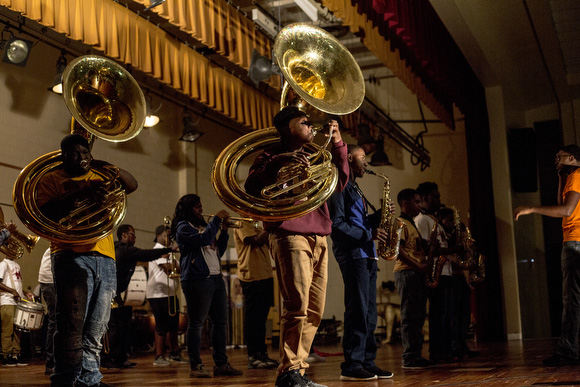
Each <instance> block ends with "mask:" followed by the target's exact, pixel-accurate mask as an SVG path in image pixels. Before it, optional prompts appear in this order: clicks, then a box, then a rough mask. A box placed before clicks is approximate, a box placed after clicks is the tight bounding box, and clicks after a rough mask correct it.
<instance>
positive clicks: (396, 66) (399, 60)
mask: <svg viewBox="0 0 580 387" xmlns="http://www.w3.org/2000/svg"><path fill="white" fill-rule="evenodd" d="M416 3H417V1H408V0H400V1H397V0H373V1H356V0H324V1H323V4H324V6H326V7H328V9H329V10H330V11H331V12H333V14H334V15H335V16H337V17H339V18H342V22H343V24H344V25H347V26H349V28H350V30H351V32H353V33H354V34H357V35H358V36H360V37H361V40H362V42H363V44H364V45H365V46H366V47H367V48H368V49H369V50H370V51H371V52H373V53H374V54H375V55H376V56H377V58H379V59H380V60H381V61H382V62H383V64H384V65H385V66H386V67H388V68H389V69H390V70H391V71H392V72H393V73H394V74H395V75H396V76H397V77H398V78H399V79H400V80H401V81H402V82H403V83H404V84H405V85H406V86H407V87H408V88H409V90H411V91H412V92H413V93H415V94H417V96H418V98H419V99H420V100H421V101H423V103H424V104H425V105H426V106H427V107H429V109H430V110H431V111H432V112H433V113H434V114H435V115H436V116H437V117H438V118H439V119H440V120H441V121H442V122H443V123H444V124H445V125H447V126H449V127H450V128H453V111H452V106H451V104H450V103H449V101H447V100H446V99H445V98H441V97H439V96H438V95H437V94H436V93H435V92H434V90H432V88H430V86H431V83H430V80H429V79H427V78H422V77H421V74H420V73H419V72H417V71H416V70H417V68H416V66H415V63H412V62H410V61H408V60H407V59H408V55H409V52H410V49H409V46H408V45H407V44H409V45H411V46H412V45H414V44H416V40H412V39H411V37H412V33H411V28H412V24H411V22H410V21H411V20H413V18H414V17H415V16H416V15H413V14H411V13H410V12H411V8H409V7H411V4H416ZM373 5H374V6H376V8H377V9H379V10H381V11H383V13H380V14H378V13H377V11H376V10H375V8H374V7H373ZM401 20H407V22H408V24H407V25H403V24H402V22H401ZM381 30H383V31H385V34H386V35H385V34H381Z"/></svg>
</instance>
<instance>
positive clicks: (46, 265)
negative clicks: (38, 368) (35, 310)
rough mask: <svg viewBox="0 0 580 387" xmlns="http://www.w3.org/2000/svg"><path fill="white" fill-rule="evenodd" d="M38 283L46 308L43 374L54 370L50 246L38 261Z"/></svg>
mask: <svg viewBox="0 0 580 387" xmlns="http://www.w3.org/2000/svg"><path fill="white" fill-rule="evenodd" d="M38 283H39V284H40V295H41V296H42V298H44V302H45V303H46V308H47V310H48V315H47V317H48V324H47V330H46V347H45V352H46V366H45V369H44V374H45V375H52V373H53V372H54V330H55V328H56V291H55V289H54V281H53V279H52V259H50V247H49V248H48V249H46V251H45V252H44V254H43V256H42V260H41V261H40V269H39V270H38Z"/></svg>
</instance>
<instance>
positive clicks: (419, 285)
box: [395, 270, 427, 365]
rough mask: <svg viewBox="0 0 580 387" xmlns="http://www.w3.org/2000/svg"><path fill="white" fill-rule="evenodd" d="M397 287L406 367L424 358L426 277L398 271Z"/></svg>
mask: <svg viewBox="0 0 580 387" xmlns="http://www.w3.org/2000/svg"><path fill="white" fill-rule="evenodd" d="M395 285H396V286H397V290H398V291H399V296H400V298H401V339H402V342H403V365H405V364H409V363H410V362H412V361H415V360H419V359H420V358H421V357H422V356H421V352H422V350H423V324H425V305H426V303H427V285H425V276H424V275H423V274H421V273H418V272H416V271H414V270H401V271H396V272H395Z"/></svg>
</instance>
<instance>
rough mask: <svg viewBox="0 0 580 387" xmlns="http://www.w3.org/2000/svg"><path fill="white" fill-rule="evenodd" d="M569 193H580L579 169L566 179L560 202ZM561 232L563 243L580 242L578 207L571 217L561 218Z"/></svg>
mask: <svg viewBox="0 0 580 387" xmlns="http://www.w3.org/2000/svg"><path fill="white" fill-rule="evenodd" d="M571 191H574V192H578V193H580V168H578V169H576V170H575V171H574V172H572V173H571V174H570V176H568V178H567V179H566V185H565V186H564V191H563V192H562V200H564V199H565V198H566V194H567V193H568V192H571ZM562 232H563V233H564V242H569V241H580V206H578V205H577V206H576V208H575V209H574V212H573V213H572V215H570V216H565V217H564V218H562Z"/></svg>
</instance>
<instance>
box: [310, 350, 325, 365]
mask: <svg viewBox="0 0 580 387" xmlns="http://www.w3.org/2000/svg"><path fill="white" fill-rule="evenodd" d="M324 361H326V359H325V358H323V357H322V356H320V355H319V354H317V353H316V352H312V353H311V354H310V355H308V357H307V358H306V363H319V362H320V363H322V362H324Z"/></svg>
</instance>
